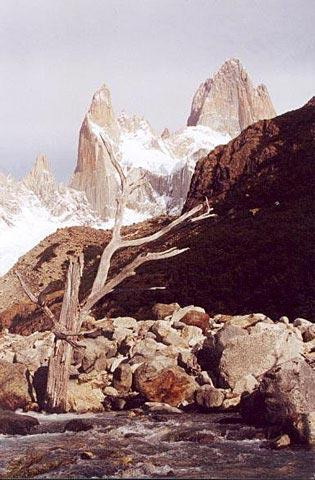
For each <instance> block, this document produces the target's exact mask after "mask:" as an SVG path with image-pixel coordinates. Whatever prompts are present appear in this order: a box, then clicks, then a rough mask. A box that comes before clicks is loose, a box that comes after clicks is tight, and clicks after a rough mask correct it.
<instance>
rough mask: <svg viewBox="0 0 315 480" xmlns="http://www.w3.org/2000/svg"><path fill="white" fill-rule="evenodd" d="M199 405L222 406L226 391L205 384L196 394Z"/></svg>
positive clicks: (207, 406) (205, 406)
mask: <svg viewBox="0 0 315 480" xmlns="http://www.w3.org/2000/svg"><path fill="white" fill-rule="evenodd" d="M195 399H196V403H197V405H199V406H200V407H203V408H209V409H210V408H218V407H221V405H222V404H223V401H224V399H225V395H224V391H223V390H222V389H219V388H215V387H212V386H211V385H203V386H202V387H200V388H198V390H197V391H196V394H195Z"/></svg>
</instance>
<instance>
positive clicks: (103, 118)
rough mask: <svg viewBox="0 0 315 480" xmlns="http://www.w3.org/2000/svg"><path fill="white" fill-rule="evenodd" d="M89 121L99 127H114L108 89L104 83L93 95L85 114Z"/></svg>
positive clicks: (114, 122)
mask: <svg viewBox="0 0 315 480" xmlns="http://www.w3.org/2000/svg"><path fill="white" fill-rule="evenodd" d="M87 116H88V118H89V120H90V121H92V122H93V123H96V124H97V125H99V126H100V127H103V128H104V127H106V128H108V127H112V128H114V129H115V127H116V119H115V114H114V110H113V106H112V97H111V93H110V89H109V88H108V86H107V85H106V84H105V83H104V84H103V85H102V86H101V87H100V88H99V89H98V90H96V92H95V93H94V95H93V98H92V102H91V105H90V108H89V111H88V114H87Z"/></svg>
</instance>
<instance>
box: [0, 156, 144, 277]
mask: <svg viewBox="0 0 315 480" xmlns="http://www.w3.org/2000/svg"><path fill="white" fill-rule="evenodd" d="M142 219H143V217H142V216H141V215H135V214H134V212H130V211H127V212H126V215H125V224H126V225H127V224H130V223H133V222H136V221H141V220H142ZM74 225H85V226H92V227H95V228H109V227H111V222H107V223H105V222H104V221H102V220H101V219H100V217H99V216H98V215H97V214H96V213H95V211H93V210H92V208H91V206H90V204H89V202H88V201H87V199H86V196H85V194H84V193H83V192H79V191H77V190H75V189H73V188H69V187H66V186H65V185H62V184H58V183H57V182H56V181H55V179H54V177H53V174H52V172H51V171H50V168H49V165H48V161H47V158H46V157H45V156H44V155H39V156H38V157H37V159H36V162H35V165H34V168H33V169H32V170H31V172H30V173H29V174H28V175H27V176H26V177H25V178H24V179H23V180H22V181H17V180H15V179H14V178H13V177H11V176H5V175H3V174H0V275H3V274H4V273H5V272H6V271H7V270H8V269H9V268H10V267H11V266H13V265H14V263H15V262H16V261H17V259H18V258H19V256H20V255H22V254H24V253H25V252H27V251H28V250H30V249H31V248H33V247H34V246H35V245H36V244H37V243H38V242H39V241H40V240H42V239H43V238H44V237H46V236H47V235H49V234H51V233H53V232H55V231H56V230H57V228H61V227H70V226H74Z"/></svg>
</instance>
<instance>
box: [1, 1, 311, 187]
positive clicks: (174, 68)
mask: <svg viewBox="0 0 315 480" xmlns="http://www.w3.org/2000/svg"><path fill="white" fill-rule="evenodd" d="M314 25H315V2H314V0H0V82H1V88H0V122H1V123H0V125H1V128H0V136H1V138H0V171H3V172H6V173H8V172H10V173H13V174H14V175H17V176H19V177H20V176H21V175H23V174H24V173H25V172H26V171H27V170H28V169H29V168H30V167H31V165H32V163H33V161H34V158H35V156H36V154H37V153H38V152H43V153H46V154H47V155H48V157H49V160H50V162H51V164H52V167H53V170H54V171H55V173H56V175H57V177H58V178H59V179H65V178H67V176H68V175H70V173H71V172H72V171H73V169H74V166H75V162H76V152H77V143H78V132H79V128H80V125H81V122H82V119H83V117H84V114H85V112H86V110H87V108H88V106H89V103H90V100H91V97H92V94H93V92H94V91H95V90H96V89H97V88H98V87H99V86H100V85H101V84H103V83H106V84H107V85H108V86H109V87H110V89H111V92H112V98H113V104H114V109H115V111H116V112H117V113H119V112H120V110H122V109H125V110H126V111H127V112H128V113H137V114H143V115H144V116H145V117H146V118H147V119H148V120H149V121H150V122H151V124H152V126H153V127H154V128H155V129H157V130H158V131H160V130H162V129H163V128H164V127H165V126H167V127H169V128H171V129H178V128H180V127H182V126H184V125H185V123H186V119H187V116H188V114H189V110H190V105H191V100H192V96H193V94H194V92H195V90H196V89H197V87H198V86H199V84H200V83H201V82H202V81H204V80H205V79H206V78H208V77H209V76H212V74H213V73H214V72H215V71H216V70H217V69H218V67H219V66H220V65H221V64H222V63H223V62H224V61H225V60H226V59H227V58H230V57H238V58H239V59H240V60H241V62H242V63H243V65H244V66H245V68H246V69H247V71H248V72H249V74H250V76H251V77H252V79H253V80H254V82H255V83H260V82H263V83H265V84H266V85H267V87H268V89H269V92H270V94H271V97H272V100H273V102H274V105H275V108H276V110H277V112H279V113H281V112H284V111H286V110H290V109H293V108H296V107H299V106H301V105H302V104H304V103H305V102H306V101H307V100H308V99H309V98H310V97H311V96H313V95H314V94H315V39H314V38H315V37H314Z"/></svg>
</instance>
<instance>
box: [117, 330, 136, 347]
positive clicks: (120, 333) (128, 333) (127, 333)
mask: <svg viewBox="0 0 315 480" xmlns="http://www.w3.org/2000/svg"><path fill="white" fill-rule="evenodd" d="M133 335H134V333H133V331H132V329H131V328H126V327H116V328H115V330H114V333H113V339H114V340H116V341H117V343H118V345H120V344H121V343H122V342H123V341H124V340H125V339H126V338H128V337H132V336H133Z"/></svg>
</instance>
